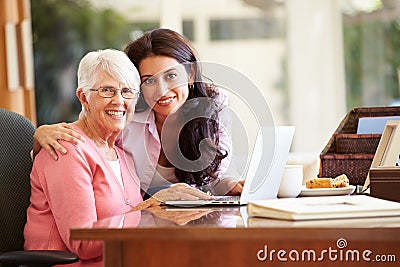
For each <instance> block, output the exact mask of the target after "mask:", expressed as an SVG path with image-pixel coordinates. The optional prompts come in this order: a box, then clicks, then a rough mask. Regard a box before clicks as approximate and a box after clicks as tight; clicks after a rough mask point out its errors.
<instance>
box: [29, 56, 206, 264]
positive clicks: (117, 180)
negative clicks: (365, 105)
mask: <svg viewBox="0 0 400 267" xmlns="http://www.w3.org/2000/svg"><path fill="white" fill-rule="evenodd" d="M139 85H140V78H139V74H138V72H137V70H136V68H135V66H134V65H133V63H132V62H131V61H130V60H129V58H128V57H127V56H126V54H125V53H123V52H122V51H116V50H111V49H108V50H102V51H97V52H89V53H88V54H86V55H85V56H84V57H83V58H82V60H81V62H80V64H79V69H78V89H77V90H76V96H77V97H78V99H79V101H80V102H81V104H82V111H81V113H80V115H79V119H78V120H77V121H75V122H73V123H72V127H73V128H74V130H76V131H77V132H79V133H80V134H81V135H82V136H84V138H85V142H79V143H78V144H76V145H74V144H71V143H69V142H64V141H61V142H63V145H64V146H65V147H67V148H68V150H69V151H70V153H67V154H60V155H59V157H58V160H54V159H53V158H52V157H51V156H50V154H49V153H47V152H46V151H45V150H43V151H40V153H39V154H38V155H37V156H36V158H35V160H34V164H33V169H32V172H31V186H32V192H31V205H30V206H29V208H28V210H27V223H26V225H25V231H24V236H25V249H60V250H68V251H72V252H74V253H76V254H77V255H78V256H79V258H80V261H79V262H78V263H76V264H75V265H71V266H102V264H103V259H102V253H103V251H102V245H103V244H102V242H99V241H71V240H70V238H69V237H70V229H71V228H73V227H76V226H82V225H87V224H90V223H93V222H95V221H97V220H99V219H102V218H106V217H110V216H114V215H118V214H122V213H125V212H128V211H130V210H131V209H132V208H133V207H135V206H136V205H137V204H139V203H142V196H141V192H140V185H139V179H138V177H137V175H136V172H135V170H134V166H130V168H128V166H127V162H130V161H129V160H128V159H127V158H126V157H127V155H125V154H124V153H123V151H122V149H121V148H118V147H116V146H115V145H114V144H115V139H116V137H117V136H118V135H119V134H120V132H121V131H122V130H123V129H124V127H125V126H126V124H127V122H130V121H131V120H132V116H133V113H134V108H135V105H136V99H137V98H138V95H139V91H138V89H139ZM130 170H131V171H130ZM177 189H178V190H177ZM181 189H182V186H178V187H176V188H174V189H173V190H172V188H171V190H170V191H169V192H168V191H167V192H164V194H166V195H168V193H171V194H175V193H177V194H176V195H175V197H177V198H181V197H182V195H183V196H184V197H188V198H197V197H202V195H201V194H202V193H201V192H200V191H199V193H201V194H200V195H199V196H196V194H197V192H194V191H193V189H191V188H190V189H187V190H192V191H185V190H186V188H183V190H181ZM178 191H180V193H182V192H183V194H180V193H179V192H178ZM193 192H194V193H193ZM168 197H169V198H170V197H171V196H169V195H168ZM143 204H145V206H148V205H149V204H146V203H143ZM143 204H142V205H143Z"/></svg>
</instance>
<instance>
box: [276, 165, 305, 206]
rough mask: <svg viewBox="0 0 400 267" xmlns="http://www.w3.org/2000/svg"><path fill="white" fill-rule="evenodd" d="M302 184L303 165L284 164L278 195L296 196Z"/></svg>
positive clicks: (284, 196)
mask: <svg viewBox="0 0 400 267" xmlns="http://www.w3.org/2000/svg"><path fill="white" fill-rule="evenodd" d="M302 185H303V165H285V170H284V171H283V176H282V180H281V184H280V186H279V191H278V197H279V198H287V197H297V196H298V195H299V194H300V192H301V188H302Z"/></svg>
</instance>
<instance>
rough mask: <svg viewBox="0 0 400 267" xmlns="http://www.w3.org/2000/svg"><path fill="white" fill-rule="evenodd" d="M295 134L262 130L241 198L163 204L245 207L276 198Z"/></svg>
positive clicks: (288, 129) (291, 128)
mask: <svg viewBox="0 0 400 267" xmlns="http://www.w3.org/2000/svg"><path fill="white" fill-rule="evenodd" d="M271 129H272V131H274V132H275V134H274V132H272V131H271ZM294 130H295V127H294V126H278V127H261V128H259V130H258V133H257V137H256V140H255V144H254V147H253V151H252V154H251V158H250V161H249V164H248V167H247V169H246V170H245V171H244V174H243V175H242V179H245V182H244V185H243V191H242V194H241V196H213V199H210V200H201V199H199V200H170V201H165V203H164V204H165V205H169V206H179V207H198V206H202V205H246V204H247V203H248V202H249V201H254V200H261V199H272V198H276V197H277V195H278V190H279V186H280V183H281V180H282V175H283V171H284V168H285V164H286V161H287V158H288V156H289V151H290V146H291V144H292V140H293V136H294ZM271 136H273V137H274V138H271ZM271 140H272V141H271ZM271 146H274V148H273V153H268V152H271ZM263 152H264V153H263ZM263 163H264V164H263Z"/></svg>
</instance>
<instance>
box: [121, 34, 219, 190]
mask: <svg viewBox="0 0 400 267" xmlns="http://www.w3.org/2000/svg"><path fill="white" fill-rule="evenodd" d="M125 53H126V54H127V55H128V57H129V58H130V60H131V61H132V62H133V64H134V65H135V66H136V68H137V69H139V65H140V63H141V61H142V60H144V59H145V58H147V57H150V56H166V57H170V58H174V59H175V60H177V61H178V62H179V63H181V64H184V65H187V66H191V68H193V69H194V70H195V77H194V83H193V86H190V87H191V88H190V89H189V96H188V100H189V99H191V100H193V101H190V102H191V103H190V107H189V105H183V106H182V107H181V108H180V114H183V116H190V113H191V112H193V109H195V108H200V109H202V112H204V101H199V102H202V103H203V105H202V106H201V107H200V105H199V107H196V99H198V98H201V99H208V100H207V101H209V103H210V104H209V105H207V107H206V109H207V110H206V111H205V112H206V113H207V114H205V115H206V116H204V117H197V118H195V119H193V120H189V121H188V122H187V123H186V124H185V126H184V127H183V128H182V130H181V132H180V133H179V148H180V151H181V153H182V154H183V156H184V157H185V158H186V159H189V160H197V159H199V158H200V156H201V153H200V150H199V144H200V142H201V141H202V140H203V139H205V138H209V139H210V140H212V142H211V144H210V143H209V146H208V148H209V150H210V152H214V153H215V157H214V159H213V161H212V162H211V164H209V166H207V167H206V168H205V169H204V170H201V171H193V172H190V171H186V170H182V169H179V168H178V167H175V175H176V177H177V179H178V180H179V181H180V182H185V183H188V184H194V185H197V186H202V185H207V184H209V183H211V182H213V181H215V180H216V179H217V174H216V172H217V170H218V168H219V166H220V165H221V160H222V159H224V158H225V157H226V156H227V152H226V151H221V149H220V148H219V147H218V143H219V133H218V131H219V116H218V112H219V110H220V107H219V104H217V102H216V101H213V100H214V99H215V98H216V97H217V95H218V91H217V89H216V88H215V86H213V85H212V84H207V83H205V82H203V81H202V74H201V70H200V67H199V64H197V63H199V60H198V58H197V56H196V52H195V50H194V49H193V48H192V46H191V44H190V42H189V40H188V39H186V38H185V37H184V36H182V35H180V34H179V33H177V32H175V31H172V30H168V29H154V30H152V31H149V32H146V33H145V34H144V35H143V36H142V37H140V38H138V39H137V40H135V41H133V42H132V43H130V44H129V45H128V46H127V47H126V48H125ZM187 70H188V72H189V71H190V69H187ZM147 108H148V105H147V103H146V101H145V100H144V98H143V94H141V97H140V98H139V99H138V102H137V104H136V112H141V111H144V110H146V109H147ZM185 121H186V120H185Z"/></svg>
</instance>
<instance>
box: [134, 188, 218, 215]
mask: <svg viewBox="0 0 400 267" xmlns="http://www.w3.org/2000/svg"><path fill="white" fill-rule="evenodd" d="M197 199H211V196H210V195H208V194H206V193H204V192H202V191H200V190H198V189H196V188H193V187H191V186H189V185H187V184H185V183H178V184H174V185H172V186H171V187H170V188H167V189H163V190H160V191H158V192H157V193H155V194H154V195H153V196H152V197H151V198H149V199H147V200H146V201H143V202H142V203H140V204H139V205H137V206H136V207H134V208H133V210H143V209H148V208H151V207H154V206H160V204H162V203H164V202H165V201H167V200H197Z"/></svg>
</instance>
